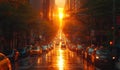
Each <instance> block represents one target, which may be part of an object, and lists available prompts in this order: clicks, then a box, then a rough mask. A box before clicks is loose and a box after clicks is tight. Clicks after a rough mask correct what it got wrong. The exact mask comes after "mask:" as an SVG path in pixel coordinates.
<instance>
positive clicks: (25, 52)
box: [17, 47, 29, 58]
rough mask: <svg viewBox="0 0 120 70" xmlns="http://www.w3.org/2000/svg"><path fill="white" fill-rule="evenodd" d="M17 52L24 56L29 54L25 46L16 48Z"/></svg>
mask: <svg viewBox="0 0 120 70" xmlns="http://www.w3.org/2000/svg"><path fill="white" fill-rule="evenodd" d="M17 50H18V52H19V54H20V55H19V57H20V58H21V57H26V56H28V55H29V52H28V51H27V49H26V47H24V48H17Z"/></svg>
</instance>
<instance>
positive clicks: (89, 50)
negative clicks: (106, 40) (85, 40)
mask: <svg viewBox="0 0 120 70" xmlns="http://www.w3.org/2000/svg"><path fill="white" fill-rule="evenodd" d="M94 49H95V48H94V47H92V46H90V47H87V48H86V49H85V51H84V58H85V59H87V60H91V54H92V53H93V51H94Z"/></svg>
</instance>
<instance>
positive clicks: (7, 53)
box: [4, 50, 13, 55]
mask: <svg viewBox="0 0 120 70" xmlns="http://www.w3.org/2000/svg"><path fill="white" fill-rule="evenodd" d="M12 53H13V50H4V54H5V55H10V54H12Z"/></svg>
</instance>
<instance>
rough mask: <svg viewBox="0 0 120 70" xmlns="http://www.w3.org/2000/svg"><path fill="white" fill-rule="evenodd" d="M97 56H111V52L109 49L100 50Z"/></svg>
mask: <svg viewBox="0 0 120 70" xmlns="http://www.w3.org/2000/svg"><path fill="white" fill-rule="evenodd" d="M96 54H101V55H109V54H110V50H108V49H100V50H97V51H96Z"/></svg>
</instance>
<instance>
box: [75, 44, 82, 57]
mask: <svg viewBox="0 0 120 70" xmlns="http://www.w3.org/2000/svg"><path fill="white" fill-rule="evenodd" d="M82 50H83V46H82V45H80V44H78V45H77V46H76V53H77V54H80V55H82Z"/></svg>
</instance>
